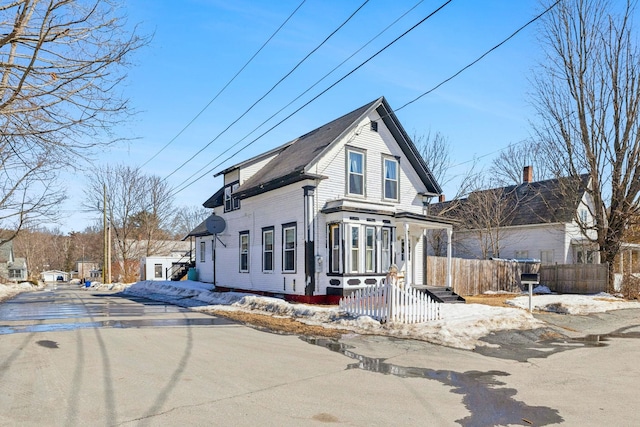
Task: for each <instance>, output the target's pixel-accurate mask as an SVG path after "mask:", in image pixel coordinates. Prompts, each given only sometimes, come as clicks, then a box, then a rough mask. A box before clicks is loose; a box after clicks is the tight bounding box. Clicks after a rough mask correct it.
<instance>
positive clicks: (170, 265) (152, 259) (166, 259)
mask: <svg viewBox="0 0 640 427" xmlns="http://www.w3.org/2000/svg"><path fill="white" fill-rule="evenodd" d="M189 262H190V257H189V251H187V252H179V253H174V254H172V255H169V256H160V255H153V256H148V257H144V258H142V259H141V260H140V280H171V279H172V276H174V273H176V271H177V268H178V267H182V266H183V265H189ZM184 273H185V274H186V270H185V271H184ZM182 277H184V274H183V275H181V276H180V278H182Z"/></svg>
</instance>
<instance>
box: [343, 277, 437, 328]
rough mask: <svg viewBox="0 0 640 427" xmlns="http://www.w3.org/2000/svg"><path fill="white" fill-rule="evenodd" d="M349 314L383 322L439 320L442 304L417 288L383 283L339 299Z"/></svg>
mask: <svg viewBox="0 0 640 427" xmlns="http://www.w3.org/2000/svg"><path fill="white" fill-rule="evenodd" d="M340 308H341V309H342V310H344V311H346V312H347V313H350V314H354V315H359V316H369V317H372V318H374V319H376V320H379V321H380V322H398V323H422V322H428V321H430V320H437V319H440V318H441V316H442V311H441V304H440V303H438V302H435V301H433V300H432V299H431V298H430V297H429V295H427V294H426V293H424V292H420V291H418V290H417V289H414V288H409V289H403V288H400V287H399V286H397V285H394V284H392V283H382V284H378V285H372V286H369V287H366V288H362V289H358V290H357V291H356V292H354V293H353V294H351V295H349V296H346V297H344V298H342V299H341V300H340Z"/></svg>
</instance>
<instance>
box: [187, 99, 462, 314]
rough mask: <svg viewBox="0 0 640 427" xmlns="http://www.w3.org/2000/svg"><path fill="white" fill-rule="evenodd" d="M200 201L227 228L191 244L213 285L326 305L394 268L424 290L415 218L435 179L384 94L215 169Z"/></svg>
mask: <svg viewBox="0 0 640 427" xmlns="http://www.w3.org/2000/svg"><path fill="white" fill-rule="evenodd" d="M219 175H223V176H224V184H223V187H222V188H221V189H220V190H219V191H217V192H216V193H215V194H213V196H211V197H210V198H209V199H208V200H207V201H206V202H205V203H204V206H205V207H207V208H212V209H213V211H214V214H215V215H216V216H217V217H218V218H222V220H223V221H224V222H225V224H226V227H225V228H224V230H223V231H222V232H220V233H218V234H217V235H216V236H213V235H212V234H211V233H210V232H209V231H208V230H207V227H206V224H205V223H202V224H200V225H199V226H198V227H197V228H196V229H194V230H193V231H192V232H191V233H190V235H191V236H195V238H196V248H195V249H196V268H197V273H198V276H199V280H201V281H204V282H211V283H214V284H215V285H216V287H217V288H220V289H225V288H226V289H238V290H243V291H250V292H256V293H264V294H274V295H283V296H284V297H285V298H286V299H289V300H294V301H304V302H329V301H331V302H334V301H336V300H337V299H339V298H340V297H341V296H343V295H345V294H349V293H351V292H353V291H354V290H356V289H358V288H362V287H365V286H367V285H370V284H376V283H380V282H381V281H382V280H383V279H384V277H385V275H386V273H387V271H388V270H389V267H390V266H391V265H392V264H396V265H397V266H398V268H399V269H400V272H401V275H403V276H404V281H405V282H407V283H409V284H412V285H423V284H425V283H423V278H424V276H425V274H424V268H425V265H424V264H425V263H424V259H425V247H424V239H423V236H424V235H425V234H426V230H428V229H444V230H447V231H448V233H449V235H450V233H451V229H452V226H451V224H450V222H449V221H447V220H444V219H439V218H436V217H429V216H427V215H425V207H426V205H427V202H428V201H429V200H430V199H431V198H432V197H437V195H438V194H440V193H441V189H440V187H439V185H438V183H437V182H436V181H435V179H434V178H433V176H432V174H431V172H430V171H429V170H428V168H427V166H426V164H425V162H424V160H423V159H422V158H421V157H420V154H419V152H418V150H417V149H416V147H415V146H414V144H413V142H412V141H411V140H410V138H409V137H408V135H407V133H406V132H405V130H404V129H403V127H402V125H401V124H400V122H399V121H398V119H397V117H396V116H395V114H394V113H393V111H392V110H391V108H390V107H389V105H388V103H387V101H386V100H385V99H384V98H379V99H377V100H376V101H374V102H371V103H369V104H367V105H365V106H363V107H361V108H358V109H357V110H354V111H352V112H350V113H348V114H346V115H344V116H342V117H340V118H338V119H336V120H334V121H332V122H330V123H327V124H325V125H323V126H321V127H319V128H317V129H315V130H313V131H311V132H309V133H307V134H305V135H302V136H300V137H299V138H296V139H294V140H293V141H290V142H288V143H286V144H284V145H282V146H280V147H278V148H275V149H273V150H271V151H268V152H266V153H263V154H260V155H258V156H256V157H253V158H251V159H249V160H246V161H244V162H241V163H238V164H236V165H234V166H232V167H229V168H227V169H225V170H224V171H222V172H220V173H218V174H217V175H216V176H219Z"/></svg>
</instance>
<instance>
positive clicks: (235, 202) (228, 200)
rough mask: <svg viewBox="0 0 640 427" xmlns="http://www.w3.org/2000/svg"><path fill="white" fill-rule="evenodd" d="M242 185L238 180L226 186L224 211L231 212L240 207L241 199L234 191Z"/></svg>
mask: <svg viewBox="0 0 640 427" xmlns="http://www.w3.org/2000/svg"><path fill="white" fill-rule="evenodd" d="M238 187H240V184H239V183H238V181H236V182H233V183H231V184H227V185H225V186H224V211H225V212H229V211H233V210H236V209H240V199H238V198H237V197H235V196H233V192H234V191H236V190H237V189H238Z"/></svg>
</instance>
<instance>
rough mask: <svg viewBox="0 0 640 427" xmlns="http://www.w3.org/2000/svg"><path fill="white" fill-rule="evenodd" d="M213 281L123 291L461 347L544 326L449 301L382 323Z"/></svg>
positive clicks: (520, 314) (504, 311) (509, 312)
mask: <svg viewBox="0 0 640 427" xmlns="http://www.w3.org/2000/svg"><path fill="white" fill-rule="evenodd" d="M211 288H212V286H211V285H208V284H204V283H200V282H194V281H188V280H187V281H181V282H160V281H146V282H138V283H135V284H133V285H131V286H129V287H128V289H126V290H125V293H128V294H134V295H138V296H144V297H146V298H151V299H155V300H159V301H164V302H170V303H173V304H176V305H180V306H186V307H191V308H192V309H193V310H195V311H200V312H204V313H212V314H215V312H220V311H242V312H251V313H259V314H264V315H269V316H274V317H289V318H293V319H295V320H297V321H299V322H301V323H304V324H307V325H315V326H322V327H325V328H330V329H344V330H349V331H352V332H355V333H362V334H376V335H384V336H391V337H398V338H413V339H419V340H423V341H428V342H431V343H434V344H440V345H446V346H449V347H456V348H462V349H472V348H474V347H476V346H477V345H484V343H482V342H480V341H478V340H479V338H481V337H483V336H485V335H487V334H489V333H491V332H493V331H499V330H507V329H533V328H538V327H542V326H543V323H542V322H540V321H538V320H536V319H535V318H534V317H533V316H532V315H531V314H530V313H528V312H527V311H523V310H520V309H515V308H505V307H490V306H487V305H483V304H451V305H447V306H444V307H443V319H442V320H437V321H433V322H427V323H419V324H413V325H405V324H400V323H386V324H381V323H380V322H379V321H377V320H375V319H373V318H371V317H369V316H352V315H350V314H348V313H346V312H344V311H342V310H340V309H339V308H338V307H336V306H317V305H307V304H292V303H288V302H286V301H284V300H282V299H278V298H272V297H263V296H257V295H252V294H243V293H239V292H214V291H212V290H211Z"/></svg>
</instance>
